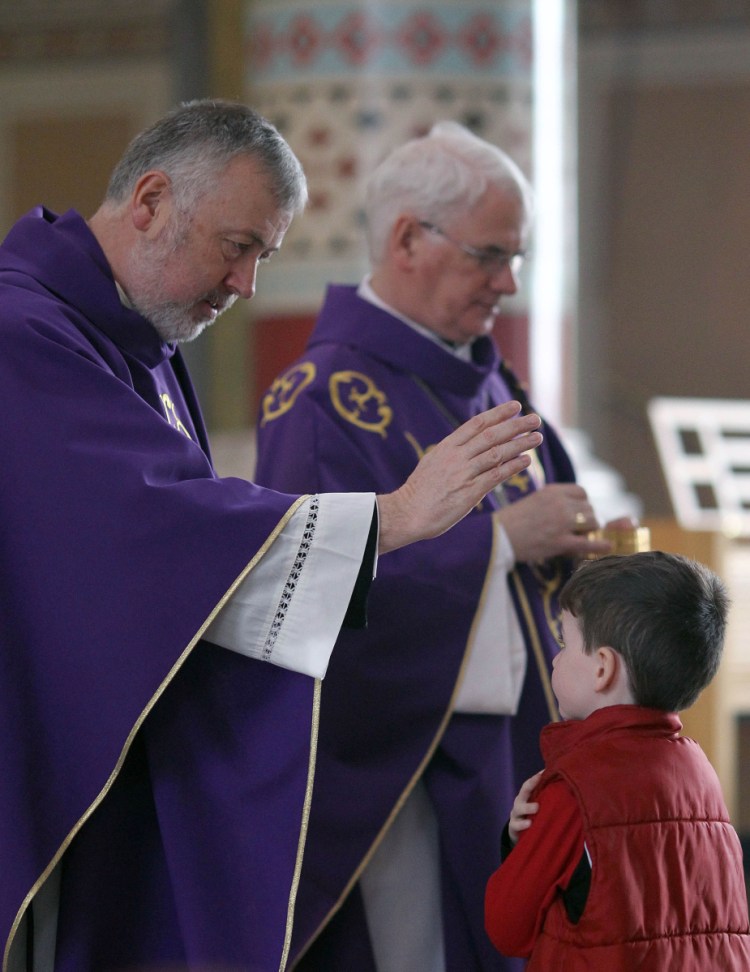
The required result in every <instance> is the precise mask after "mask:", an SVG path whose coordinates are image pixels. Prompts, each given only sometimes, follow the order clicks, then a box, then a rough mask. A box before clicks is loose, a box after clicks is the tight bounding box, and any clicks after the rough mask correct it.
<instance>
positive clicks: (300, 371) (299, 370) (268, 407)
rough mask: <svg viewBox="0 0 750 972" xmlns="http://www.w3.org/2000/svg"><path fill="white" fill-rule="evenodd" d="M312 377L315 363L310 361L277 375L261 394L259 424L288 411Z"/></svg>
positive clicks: (313, 376)
mask: <svg viewBox="0 0 750 972" xmlns="http://www.w3.org/2000/svg"><path fill="white" fill-rule="evenodd" d="M314 378H315V365H314V364H313V363H312V361H303V362H302V363H301V364H298V365H295V366H294V367H293V368H290V369H289V371H285V372H284V374H283V375H279V377H278V378H276V380H275V381H274V383H273V384H272V385H271V387H270V388H269V389H268V391H267V392H266V394H265V395H264V396H263V401H262V402H261V406H260V409H261V415H262V418H261V420H260V424H261V425H265V424H266V422H271V421H273V419H277V418H279V417H280V416H281V415H283V414H284V413H285V412H288V411H289V409H290V408H291V407H292V406H293V405H294V403H295V402H296V401H297V396H298V395H299V393H300V392H301V391H302V389H303V388H307V386H308V385H309V384H310V382H311V381H312V380H313V379H314Z"/></svg>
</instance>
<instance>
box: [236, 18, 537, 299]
mask: <svg viewBox="0 0 750 972" xmlns="http://www.w3.org/2000/svg"><path fill="white" fill-rule="evenodd" d="M529 7H530V5H529V3H528V2H527V0H523V2H520V0H519V2H516V0H512V2H509V3H506V4H503V5H502V6H500V5H499V4H497V3H486V2H484V3H477V2H474V3H472V2H471V0H460V2H454V3H431V4H429V5H427V4H424V3H422V4H419V5H413V4H412V5H409V4H408V3H407V4H403V3H402V4H399V5H396V4H392V3H382V4H377V3H375V4H371V3H368V4H367V5H366V6H365V5H357V4H354V5H352V4H349V5H346V4H340V3H325V2H324V3H321V4H319V5H318V6H317V7H316V8H315V10H311V8H310V5H309V4H304V3H296V4H283V3H279V2H278V0H270V2H265V0H263V2H257V0H256V2H255V3H252V4H250V5H249V6H248V8H247V16H246V37H247V42H246V50H247V56H246V64H247V74H246V85H247V92H248V97H249V99H250V100H251V101H252V103H253V104H254V105H256V107H258V109H259V110H260V111H261V112H263V113H264V114H265V115H266V116H267V117H268V118H270V119H271V120H272V121H273V122H274V124H275V125H277V127H278V128H279V129H280V131H282V132H283V134H284V136H285V137H286V138H287V140H288V141H289V143H290V144H291V145H292V147H293V148H294V150H295V152H296V153H297V154H298V156H299V157H300V160H301V161H302V164H303V166H304V168H305V171H306V173H307V176H308V181H309V187H310V203H309V206H308V209H307V212H306V213H305V215H304V217H303V218H302V219H300V220H297V222H296V223H295V224H294V225H293V227H292V229H291V230H290V232H289V234H288V236H287V239H286V241H285V244H284V249H283V251H282V254H280V256H279V257H278V258H277V259H276V260H275V261H274V263H273V264H272V265H270V266H269V267H267V268H264V269H263V271H262V273H263V278H264V279H263V286H262V288H261V289H260V290H259V296H260V294H263V297H262V300H263V302H264V303H265V302H266V301H270V302H272V303H273V297H274V293H276V294H277V295H278V296H279V297H280V298H281V299H282V302H283V300H284V299H286V300H287V301H288V300H289V276H288V271H289V270H290V269H292V268H293V271H294V280H295V286H296V287H297V288H298V294H297V297H296V303H297V304H302V305H304V303H305V302H306V300H307V299H309V302H310V303H311V304H312V305H314V306H317V304H318V303H319V300H320V296H321V295H322V291H323V286H324V284H325V282H326V281H327V280H330V279H336V280H338V281H347V280H349V281H354V280H357V279H358V278H359V277H360V276H361V274H362V272H363V270H364V268H365V265H366V263H365V252H364V246H363V242H362V212H361V197H362V189H363V182H364V179H365V178H366V175H367V173H368V172H369V171H370V170H371V169H372V168H373V167H374V166H375V165H376V164H377V163H378V162H379V161H380V159H381V158H382V157H383V156H384V155H385V154H387V152H389V151H390V150H391V149H392V148H393V147H394V146H396V145H398V144H400V143H401V142H403V141H406V140H407V139H408V138H411V137H413V136H415V135H420V134H424V133H425V132H426V131H427V130H428V129H429V128H430V126H431V125H432V124H433V123H434V122H436V121H438V120H439V119H442V118H451V119H455V120H457V121H460V122H462V123H464V124H465V125H467V126H468V127H469V128H471V129H472V130H473V131H475V132H476V133H477V134H479V135H481V136H482V137H483V138H486V139H488V140H489V141H492V142H495V143H496V144H498V145H500V146H501V147H502V148H504V149H505V150H506V151H507V152H509V153H510V154H511V155H512V156H513V157H514V158H515V160H516V161H517V162H518V164H519V165H520V166H521V167H522V168H523V169H524V171H526V172H527V174H528V173H529V171H530V152H531V144H530V138H531V121H530V119H531V58H532V51H531V19H530V9H529Z"/></svg>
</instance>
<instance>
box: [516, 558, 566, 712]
mask: <svg viewBox="0 0 750 972" xmlns="http://www.w3.org/2000/svg"><path fill="white" fill-rule="evenodd" d="M509 577H510V579H511V582H512V584H513V587H514V589H515V592H516V595H517V597H518V603H519V605H520V607H521V611H522V612H523V616H524V618H525V619H526V630H527V631H528V633H529V641H530V642H531V650H532V654H533V655H534V661H535V662H536V667H537V671H538V672H539V680H540V681H541V683H542V689H543V691H544V698H545V700H546V702H547V709H548V710H549V716H550V720H551V721H552V722H559V721H560V713H559V712H558V710H557V703H556V701H555V694H554V692H553V691H552V682H551V681H550V675H549V670H548V668H547V661H546V659H545V657H544V650H543V648H542V643H541V640H540V638H539V631H538V630H537V626H536V621H535V620H534V612H533V611H532V610H531V605H530V604H529V599H528V597H527V596H526V591H525V590H524V587H523V583H522V582H521V578H520V577H519V576H518V571H517V570H512V571H511V572H510V574H509ZM550 595H551V589H550V587H549V586H548V587H547V589H546V596H545V608H544V613H545V615H546V616H547V621H548V623H549V621H550V617H549V611H548V602H549V598H550ZM555 627H556V626H555ZM550 629H551V630H552V633H553V634H554V631H555V629H554V628H553V627H552V625H550Z"/></svg>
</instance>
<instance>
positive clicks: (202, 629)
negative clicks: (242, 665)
mask: <svg viewBox="0 0 750 972" xmlns="http://www.w3.org/2000/svg"><path fill="white" fill-rule="evenodd" d="M309 498H310V497H309V495H305V496H300V497H299V498H298V499H296V500H295V501H294V503H292V505H291V506H290V507H289V509H288V510H287V511H286V513H285V514H284V516H283V517H282V518H281V519H280V520H279V522H278V523H277V524H276V526H275V527H274V529H273V530H272V531H271V533H270V534H269V535H268V537H267V538H266V540H265V541H264V543H263V544H262V546H261V547H260V549H259V550H258V552H257V553H256V554H255V556H254V557H253V558H252V560H251V561H250V562H249V563H248V564H247V566H246V567H245V568H244V569H243V570H242V572H241V573H240V574H239V575H238V576H237V578H236V579H235V580H234V581H233V582H232V584H231V585H230V586H229V588H228V589H227V591H226V593H225V594H224V596H223V597H222V598H221V600H220V601H219V602H218V603H217V604H216V606H215V607H214V609H213V611H211V613H210V614H209V616H208V617H207V618H206V620H205V621H204V622H203V624H202V625H201V626H200V628H199V629H198V631H197V632H196V634H195V636H194V637H193V639H192V640H191V641H190V643H189V644H188V645H187V647H186V648H185V649H184V650H183V652H182V654H181V655H180V656H179V658H178V659H177V661H176V662H175V663H174V665H173V666H172V668H171V669H170V670H169V672H168V674H167V676H166V677H165V678H164V680H163V681H162V683H161V684H160V685H159V687H158V689H157V690H156V692H155V693H154V694H153V696H152V697H151V698H150V699H149V701H148V703H147V704H146V707H145V708H144V709H143V711H142V712H141V714H140V715H139V716H138V718H137V719H136V721H135V724H134V725H133V728H132V729H131V730H130V733H129V734H128V737H127V739H126V740H125V743H124V745H123V748H122V751H121V753H120V756H119V757H118V760H117V763H116V764H115V767H114V769H113V770H112V772H111V774H110V776H109V778H108V780H107V782H106V783H105V784H104V786H103V787H102V789H101V791H100V792H99V794H98V796H97V797H96V798H95V800H94V801H93V803H92V804H91V805H90V806H89V807H88V809H87V810H86V811H85V812H84V813H83V815H82V816H81V817H80V818H79V820H78V821H77V823H76V824H75V825H74V826H73V827H72V829H71V830H70V833H69V834H68V835H67V837H66V838H65V839H64V840H63V842H62V844H61V845H60V847H59V849H58V851H57V853H56V854H55V856H54V857H53V858H52V860H51V861H50V862H49V864H48V865H47V867H46V868H45V869H44V871H43V872H42V874H41V875H40V877H39V878H37V880H36V881H35V882H34V885H33V886H32V888H31V890H30V891H29V893H28V894H27V895H26V897H25V898H24V899H23V902H22V903H21V907H20V908H19V910H18V913H17V915H16V917H15V920H14V921H13V924H12V925H11V929H10V935H9V936H8V941H7V942H6V945H5V951H4V953H3V972H7V969H8V962H9V960H10V951H11V947H12V945H13V940H14V938H15V936H16V934H17V932H18V928H19V926H20V924H21V921H22V920H23V918H24V915H25V914H26V911H27V909H28V907H29V905H30V904H31V902H32V901H33V900H34V897H35V895H36V894H37V892H38V891H39V889H40V888H41V886H42V885H43V884H44V882H45V881H46V880H47V878H48V877H49V876H50V874H51V873H52V871H53V870H54V869H55V868H56V867H57V865H58V864H59V863H60V861H61V859H62V857H63V855H64V854H65V851H66V850H67V849H68V847H69V846H70V844H71V842H72V841H73V839H74V837H75V836H76V835H77V834H78V832H79V831H80V830H81V828H82V827H83V826H84V824H85V823H86V821H87V820H88V819H89V817H91V816H92V814H93V813H94V812H95V811H96V810H97V809H98V808H99V806H100V805H101V803H102V802H103V801H104V799H105V798H106V796H107V794H108V793H109V791H110V790H111V788H112V786H113V785H114V782H115V780H116V779H117V777H118V776H119V774H120V771H121V769H122V767H123V764H124V762H125V759H126V757H127V755H128V753H129V751H130V747H131V746H132V744H133V740H134V738H135V736H136V733H137V732H138V730H139V729H140V728H141V726H142V725H143V723H144V721H145V719H146V717H147V716H148V715H149V713H150V712H151V710H152V709H153V707H154V706H155V705H156V703H157V702H158V701H159V699H160V698H161V696H162V695H163V694H164V692H165V690H166V689H167V687H168V686H169V684H170V683H171V682H172V680H173V679H174V677H175V675H176V674H177V672H178V671H179V670H180V669H181V668H182V666H183V665H184V663H185V661H186V660H187V658H188V657H189V655H190V653H191V652H192V651H193V649H194V648H195V646H196V645H197V644H198V642H199V641H200V639H201V637H202V636H203V633H204V632H205V631H206V629H207V628H208V626H209V625H210V624H211V622H212V621H213V620H214V618H215V617H216V615H217V614H218V613H219V611H221V609H222V608H223V607H224V605H225V604H226V603H227V601H228V600H229V598H230V597H231V596H232V595H233V594H234V592H235V591H236V590H237V588H238V587H239V585H240V584H241V583H242V581H243V580H244V579H245V578H246V577H247V575H248V574H249V573H250V571H251V570H252V569H253V568H254V567H256V566H257V564H258V562H259V561H260V560H261V559H262V558H263V557H264V556H265V554H266V553H267V551H268V550H269V549H270V547H271V546H272V545H273V543H274V542H275V541H276V538H277V537H278V536H279V534H280V533H281V532H282V530H283V529H284V528H285V527H286V525H287V524H288V523H289V521H290V520H291V518H292V516H293V515H294V514H295V513H296V512H297V510H298V509H299V507H300V506H301V505H302V504H303V503H304V502H305V501H306V500H308V499H309ZM315 722H316V726H315V731H316V733H317V720H315ZM311 765H314V761H313V763H312V764H311ZM309 773H310V770H309V768H308V782H307V790H308V791H309V790H310V789H311V787H312V781H311V779H310V776H309ZM307 800H308V794H307V793H306V796H305V802H306V803H307ZM303 825H304V826H305V827H306V817H305V811H304V809H303ZM303 845H304V842H303ZM300 853H301V850H298V857H299V854H300ZM299 863H300V862H299V860H298V866H299ZM298 879H299V874H298V872H297V868H295V876H294V880H293V882H292V888H291V889H290V897H289V905H288V909H287V914H289V913H291V912H292V911H293V909H294V901H293V898H294V897H295V896H296V890H297V889H296V884H297V882H298ZM290 924H291V923H290V921H289V918H287V933H286V936H285V942H284V953H285V954H286V952H287V951H288V948H289V941H288V940H289V939H290V936H291V927H290ZM282 969H283V966H282ZM280 972H281V970H280Z"/></svg>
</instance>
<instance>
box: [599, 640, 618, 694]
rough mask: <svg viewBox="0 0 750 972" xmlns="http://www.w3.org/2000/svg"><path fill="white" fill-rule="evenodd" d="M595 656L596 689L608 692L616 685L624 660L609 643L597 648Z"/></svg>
mask: <svg viewBox="0 0 750 972" xmlns="http://www.w3.org/2000/svg"><path fill="white" fill-rule="evenodd" d="M595 656H596V658H595V665H594V691H596V692H606V691H607V690H608V689H611V688H612V687H613V686H614V684H615V681H616V680H617V675H618V672H619V668H620V665H621V664H622V662H621V660H620V656H619V655H618V653H617V652H616V651H615V650H614V648H610V647H609V645H602V646H601V647H599V648H597V649H596V652H595Z"/></svg>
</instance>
